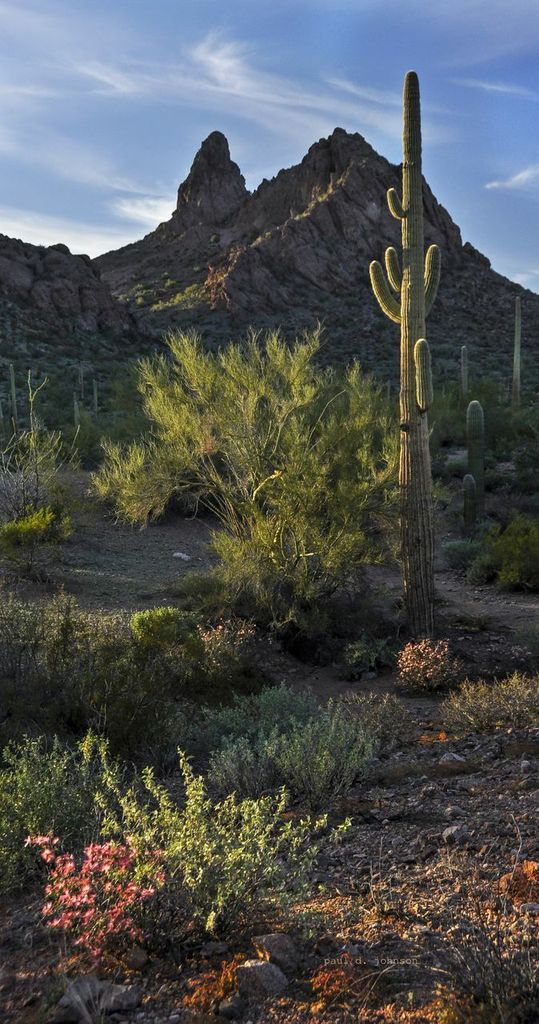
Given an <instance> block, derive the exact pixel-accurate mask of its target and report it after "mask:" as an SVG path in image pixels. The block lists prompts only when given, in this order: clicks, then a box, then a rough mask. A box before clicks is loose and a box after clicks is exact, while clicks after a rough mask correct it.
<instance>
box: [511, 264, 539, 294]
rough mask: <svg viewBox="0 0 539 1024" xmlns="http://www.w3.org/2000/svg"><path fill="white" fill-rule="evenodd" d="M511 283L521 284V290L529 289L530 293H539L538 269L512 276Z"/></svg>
mask: <svg viewBox="0 0 539 1024" xmlns="http://www.w3.org/2000/svg"><path fill="white" fill-rule="evenodd" d="M513 281H516V282H517V284H521V285H522V286H523V288H529V289H530V290H531V291H532V292H539V267H538V268H531V269H530V270H523V271H521V272H520V273H518V274H513Z"/></svg>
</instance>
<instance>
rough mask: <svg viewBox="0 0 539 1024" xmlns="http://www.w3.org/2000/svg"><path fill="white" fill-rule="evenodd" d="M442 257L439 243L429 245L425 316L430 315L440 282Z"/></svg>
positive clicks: (426, 257) (426, 270)
mask: <svg viewBox="0 0 539 1024" xmlns="http://www.w3.org/2000/svg"><path fill="white" fill-rule="evenodd" d="M441 268H442V257H441V254H440V250H439V248H438V246H437V245H429V247H428V249H427V254H426V256H425V316H428V314H429V313H430V311H431V309H432V306H433V304H434V300H435V299H436V295H437V293H438V285H439V284H440V271H441Z"/></svg>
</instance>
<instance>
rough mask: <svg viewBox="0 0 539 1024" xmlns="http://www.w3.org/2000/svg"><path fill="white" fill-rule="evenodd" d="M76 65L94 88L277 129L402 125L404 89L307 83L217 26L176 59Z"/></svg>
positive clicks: (390, 130)
mask: <svg viewBox="0 0 539 1024" xmlns="http://www.w3.org/2000/svg"><path fill="white" fill-rule="evenodd" d="M72 70H73V71H74V72H75V73H76V74H77V75H78V76H81V77H82V78H84V77H86V78H88V79H90V80H91V81H92V83H94V88H95V83H96V82H97V83H99V86H100V91H103V92H106V93H108V95H115V96H116V97H124V98H130V97H141V96H146V97H148V98H151V99H153V100H157V101H162V102H166V103H171V104H175V105H178V106H184V105H186V106H190V107H195V108H199V109H204V110H207V111H211V112H215V113H219V114H220V113H226V114H227V115H229V114H230V113H233V114H234V115H235V116H237V117H240V118H244V119H245V120H248V121H251V122H256V123H257V124H259V125H261V126H263V127H264V128H267V129H269V130H270V131H272V132H274V133H275V134H278V135H280V136H282V135H283V134H290V135H293V136H296V135H297V132H298V131H302V132H303V133H310V137H311V138H315V137H316V136H317V135H319V134H324V132H326V133H327V132H328V131H331V130H332V129H333V128H334V127H335V126H336V125H338V124H348V125H354V127H356V128H357V127H359V128H360V129H361V128H362V127H363V128H364V129H365V130H367V129H368V128H371V129H374V130H375V131H376V132H377V133H382V134H385V135H389V136H392V137H395V138H397V137H399V136H400V133H401V121H400V105H401V102H402V101H401V98H400V96H399V95H397V94H393V93H389V92H388V93H384V92H382V91H380V90H375V89H370V88H368V87H360V86H356V85H355V84H354V83H351V82H347V81H343V80H339V79H335V80H332V79H326V80H322V79H321V80H320V81H319V82H318V83H314V84H312V85H310V86H308V85H305V84H304V83H303V82H300V81H298V80H296V79H293V78H290V77H287V76H285V75H281V74H279V73H277V72H274V71H271V70H266V69H264V68H263V66H261V62H260V59H259V54H258V53H257V51H256V50H254V49H252V48H251V47H249V46H247V45H246V44H245V43H242V42H238V41H235V40H230V39H228V38H226V37H225V36H223V35H222V34H219V33H215V32H211V33H209V34H208V35H206V36H205V37H204V38H203V39H201V40H200V41H199V42H197V43H196V44H194V45H193V46H191V47H190V48H186V49H185V50H184V51H183V52H182V54H181V55H180V58H179V59H178V61H177V62H176V63H175V64H168V65H166V64H163V63H160V64H159V66H151V65H148V64H147V65H142V64H135V63H129V62H126V63H125V64H123V65H122V64H104V63H100V64H98V65H96V64H91V65H88V64H87V63H77V65H76V66H75V65H72ZM343 93H345V94H347V95H346V98H343V95H342V94H343ZM349 97H352V98H349Z"/></svg>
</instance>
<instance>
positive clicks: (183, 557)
mask: <svg viewBox="0 0 539 1024" xmlns="http://www.w3.org/2000/svg"><path fill="white" fill-rule="evenodd" d="M172 557H173V558H181V560H182V562H190V561H191V555H186V553H185V551H175V552H174V554H173V556H172Z"/></svg>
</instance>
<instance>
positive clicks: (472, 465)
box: [466, 401, 485, 519]
mask: <svg viewBox="0 0 539 1024" xmlns="http://www.w3.org/2000/svg"><path fill="white" fill-rule="evenodd" d="M466 437H467V441H468V473H469V474H471V476H473V478H474V480H475V487H476V501H477V514H478V516H479V517H480V518H481V519H482V518H483V515H484V511H485V416H484V413H483V407H482V405H481V403H480V402H476V401H473V402H470V404H469V406H468V410H467V412H466Z"/></svg>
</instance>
